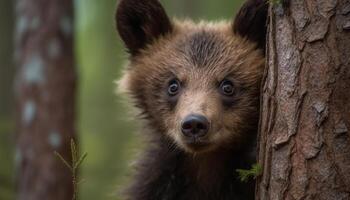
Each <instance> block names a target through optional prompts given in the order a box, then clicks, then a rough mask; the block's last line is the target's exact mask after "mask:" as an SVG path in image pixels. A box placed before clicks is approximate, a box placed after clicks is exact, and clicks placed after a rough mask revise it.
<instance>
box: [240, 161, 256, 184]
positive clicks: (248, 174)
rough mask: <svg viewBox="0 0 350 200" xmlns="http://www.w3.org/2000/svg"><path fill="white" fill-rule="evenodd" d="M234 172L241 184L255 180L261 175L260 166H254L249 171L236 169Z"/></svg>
mask: <svg viewBox="0 0 350 200" xmlns="http://www.w3.org/2000/svg"><path fill="white" fill-rule="evenodd" d="M236 172H237V173H238V176H239V179H240V180H241V181H242V182H248V181H249V179H252V178H253V179H256V178H257V177H258V176H260V175H261V174H262V166H261V165H259V164H254V165H253V166H252V168H251V169H237V170H236Z"/></svg>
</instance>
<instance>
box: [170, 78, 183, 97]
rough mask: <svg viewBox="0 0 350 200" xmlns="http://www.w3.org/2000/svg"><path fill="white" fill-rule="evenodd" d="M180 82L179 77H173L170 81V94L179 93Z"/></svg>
mask: <svg viewBox="0 0 350 200" xmlns="http://www.w3.org/2000/svg"><path fill="white" fill-rule="evenodd" d="M180 88H181V86H180V82H179V80H177V79H173V80H171V81H170V82H169V86H168V94H169V96H175V95H177V94H178V93H179V91H180Z"/></svg>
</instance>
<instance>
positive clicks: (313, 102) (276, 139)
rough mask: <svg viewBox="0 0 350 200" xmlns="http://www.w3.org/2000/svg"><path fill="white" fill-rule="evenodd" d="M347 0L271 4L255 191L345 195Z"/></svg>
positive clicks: (348, 189)
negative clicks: (260, 172)
mask: <svg viewBox="0 0 350 200" xmlns="http://www.w3.org/2000/svg"><path fill="white" fill-rule="evenodd" d="M349 29H350V1H349V0H292V1H290V2H289V6H288V7H283V6H282V5H279V4H274V5H273V6H270V18H269V36H268V52H267V56H268V57H267V65H268V67H267V70H266V74H265V79H264V82H263V101H262V105H263V106H262V116H261V124H260V148H259V158H258V159H259V162H260V163H261V164H262V165H263V168H264V172H263V176H262V177H260V178H259V180H258V187H257V199H262V200H266V199H272V200H291V199H293V200H294V199H315V200H349V199H350V30H349Z"/></svg>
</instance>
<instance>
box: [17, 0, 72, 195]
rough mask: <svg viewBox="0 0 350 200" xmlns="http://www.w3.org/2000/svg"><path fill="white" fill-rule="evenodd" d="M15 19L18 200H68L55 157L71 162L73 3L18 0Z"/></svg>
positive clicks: (68, 188) (64, 173)
mask: <svg viewBox="0 0 350 200" xmlns="http://www.w3.org/2000/svg"><path fill="white" fill-rule="evenodd" d="M16 14H17V16H16V25H17V27H16V52H15V56H16V60H17V64H18V69H17V75H16V82H15V95H16V104H17V113H19V114H18V116H17V133H18V135H17V152H16V162H17V165H18V173H17V190H18V192H17V194H18V198H17V199H19V200H38V199H45V200H67V199H71V198H72V189H73V188H72V180H71V178H70V171H69V170H68V169H67V168H66V167H65V166H64V165H63V163H62V162H61V161H60V160H59V159H58V158H57V157H55V155H54V151H58V152H59V153H61V155H62V156H63V157H65V158H66V159H68V160H69V159H70V148H69V142H70V139H71V138H74V134H75V128H74V102H75V88H76V87H75V82H76V73H75V69H74V59H73V1H72V0H18V1H17V7H16Z"/></svg>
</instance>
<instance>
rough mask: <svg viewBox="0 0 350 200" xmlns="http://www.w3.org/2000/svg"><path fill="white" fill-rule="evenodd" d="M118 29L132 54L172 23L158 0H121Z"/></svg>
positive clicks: (169, 30) (117, 15)
mask: <svg viewBox="0 0 350 200" xmlns="http://www.w3.org/2000/svg"><path fill="white" fill-rule="evenodd" d="M116 22H117V29H118V32H119V35H120V37H121V38H122V40H123V41H124V43H125V46H126V47H127V48H128V50H129V52H130V53H131V55H133V56H134V55H136V54H138V53H139V51H140V50H141V49H143V48H144V47H146V45H147V44H150V43H151V42H153V41H154V40H155V39H157V38H158V37H160V36H161V35H165V34H166V33H169V32H171V31H172V25H171V22H170V20H169V18H168V16H167V15H166V13H165V10H164V8H163V7H162V5H161V4H160V3H159V1H158V0H120V2H119V5H118V8H117V14H116Z"/></svg>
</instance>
